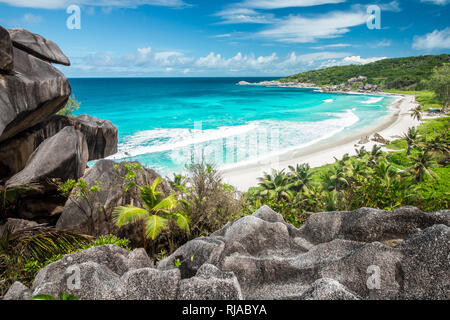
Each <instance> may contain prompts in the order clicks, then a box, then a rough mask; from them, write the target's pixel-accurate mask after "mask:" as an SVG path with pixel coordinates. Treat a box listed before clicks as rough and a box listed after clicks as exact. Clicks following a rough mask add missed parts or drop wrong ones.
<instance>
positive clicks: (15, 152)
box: [0, 115, 118, 178]
mask: <svg viewBox="0 0 450 320" xmlns="http://www.w3.org/2000/svg"><path fill="white" fill-rule="evenodd" d="M68 126H72V127H74V128H75V129H77V130H79V131H80V132H82V133H83V135H84V137H85V138H86V142H87V145H88V149H89V161H92V160H98V159H103V158H106V157H108V156H110V155H113V154H115V153H116V152H117V143H118V131H117V128H116V127H115V126H114V125H113V124H112V123H111V122H110V121H108V120H99V119H97V118H95V117H91V116H88V115H81V116H78V117H76V118H75V117H66V116H60V115H53V116H51V117H49V118H47V120H45V121H43V122H41V123H39V124H37V125H36V126H34V127H32V128H30V129H28V130H25V131H24V132H22V133H20V134H18V135H16V136H15V137H14V139H9V140H7V141H5V142H3V143H1V144H0V153H1V154H2V157H1V158H0V178H2V177H3V178H5V177H11V176H12V175H14V174H16V173H18V172H20V171H21V170H23V169H24V168H25V165H26V163H27V161H28V159H29V158H30V156H31V154H32V153H33V152H34V151H35V150H36V149H37V148H38V146H39V145H40V144H41V143H42V142H43V141H45V140H46V139H48V138H51V137H53V136H54V135H55V134H57V133H58V132H60V131H61V130H62V129H63V128H65V127H68Z"/></svg>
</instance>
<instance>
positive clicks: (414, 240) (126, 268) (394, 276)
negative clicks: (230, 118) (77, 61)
mask: <svg viewBox="0 0 450 320" xmlns="http://www.w3.org/2000/svg"><path fill="white" fill-rule="evenodd" d="M449 217H450V211H440V212H436V213H430V214H425V213H423V212H420V211H419V210H417V209H415V208H411V207H406V208H400V209H398V210H396V211H395V212H386V211H380V210H374V209H367V208H363V209H360V210H356V211H353V212H342V213H338V212H325V213H317V214H315V215H313V216H312V217H311V218H310V219H309V220H308V221H307V224H306V225H305V226H303V227H302V228H300V229H296V228H295V227H293V226H291V225H288V224H286V223H285V222H284V221H281V219H280V215H278V214H277V213H275V212H274V211H272V210H271V209H270V208H268V207H263V208H261V209H260V210H258V211H257V212H255V213H254V214H253V215H252V216H249V217H244V218H241V219H239V220H236V221H235V222H232V223H229V224H227V225H226V226H225V227H224V228H223V229H221V230H219V231H218V232H216V233H214V234H213V235H211V236H210V237H209V238H199V239H196V240H193V241H191V242H188V243H187V244H185V245H184V246H182V247H181V248H179V249H178V250H177V251H176V252H174V253H173V254H172V255H171V256H170V257H168V258H166V259H165V260H163V261H161V262H160V263H159V264H158V267H157V269H155V268H153V267H152V266H151V265H150V263H149V261H148V259H147V258H146V257H145V256H146V255H145V252H143V251H142V250H140V251H135V252H134V253H128V252H126V251H125V250H123V249H120V248H118V247H116V246H111V245H110V246H103V247H97V248H91V249H88V250H85V251H81V252H78V253H76V254H73V255H67V256H65V257H64V258H63V259H62V260H60V261H57V262H54V263H52V264H50V265H49V266H47V267H45V268H44V269H42V270H41V271H40V272H39V274H38V275H37V276H36V278H35V281H34V285H33V294H38V293H46V294H52V295H57V294H59V293H60V292H69V293H70V294H74V295H77V296H79V297H81V298H82V299H159V298H163V299H188V300H195V299H202V300H205V299H242V298H243V299H300V300H311V299H313V300H322V299H326V300H358V299H393V300H395V299H436V300H449V299H450V273H449V272H448V270H449V256H450V227H449ZM347 224H348V226H347ZM394 224H396V226H394ZM352 227H353V229H352ZM325 228H329V230H328V231H329V234H327V233H325V230H326V229H325ZM363 228H365V229H363ZM392 238H396V240H397V241H395V243H394V242H389V243H388V244H389V245H386V244H383V243H381V242H380V241H382V242H386V239H389V240H392ZM131 259H133V261H130V260H131ZM175 259H180V261H181V262H182V263H181V265H180V266H179V267H177V266H176V265H175V263H174V260H175ZM187 261H190V262H188V263H187ZM183 263H184V265H183ZM74 266H76V267H77V268H78V269H77V270H80V277H81V282H80V283H81V285H80V287H79V288H75V289H73V288H69V287H68V285H67V282H68V281H67V280H68V279H69V277H70V274H71V273H70V272H73V270H74V268H73V267H74ZM68 268H70V269H68ZM68 270H70V272H68ZM69 283H70V281H69ZM11 290H13V292H14V291H19V292H26V291H24V288H22V287H21V288H19V289H17V286H16V287H14V288H12V289H11ZM10 295H11V296H13V293H11V294H10ZM14 296H20V294H14Z"/></svg>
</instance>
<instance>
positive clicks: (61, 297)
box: [32, 292, 78, 300]
mask: <svg viewBox="0 0 450 320" xmlns="http://www.w3.org/2000/svg"><path fill="white" fill-rule="evenodd" d="M32 300H78V298H77V297H74V296H71V295H69V294H68V293H65V292H64V293H61V294H60V295H59V299H57V298H55V297H54V296H51V295H48V294H38V295H37V296H34V297H33V298H32Z"/></svg>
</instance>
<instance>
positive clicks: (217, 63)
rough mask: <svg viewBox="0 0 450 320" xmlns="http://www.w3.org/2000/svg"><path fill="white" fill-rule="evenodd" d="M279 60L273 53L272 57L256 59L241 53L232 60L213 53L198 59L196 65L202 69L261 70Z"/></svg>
mask: <svg viewBox="0 0 450 320" xmlns="http://www.w3.org/2000/svg"><path fill="white" fill-rule="evenodd" d="M276 60H278V57H277V54H276V53H273V54H272V55H270V56H259V57H255V56H254V55H253V54H251V55H245V56H244V55H242V53H241V52H239V53H237V54H236V55H235V56H234V57H232V58H229V59H227V58H224V57H223V56H222V55H221V54H215V53H214V52H211V53H210V54H208V55H207V56H206V57H201V58H199V59H197V61H196V62H195V65H196V66H197V67H200V68H215V69H224V68H225V69H232V70H242V69H260V68H263V67H264V66H267V65H269V64H271V63H273V62H274V61H276Z"/></svg>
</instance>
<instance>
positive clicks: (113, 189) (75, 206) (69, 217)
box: [56, 160, 170, 243]
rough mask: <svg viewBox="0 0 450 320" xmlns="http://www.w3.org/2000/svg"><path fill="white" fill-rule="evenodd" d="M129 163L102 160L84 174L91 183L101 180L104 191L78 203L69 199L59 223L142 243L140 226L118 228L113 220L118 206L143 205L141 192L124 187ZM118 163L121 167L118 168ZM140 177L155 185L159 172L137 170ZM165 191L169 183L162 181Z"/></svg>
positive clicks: (142, 181) (84, 230)
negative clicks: (125, 165)
mask: <svg viewBox="0 0 450 320" xmlns="http://www.w3.org/2000/svg"><path fill="white" fill-rule="evenodd" d="M124 164H125V163H119V164H118V163H116V162H114V161H111V160H100V161H98V162H97V163H96V164H95V165H94V166H93V167H92V168H91V169H89V170H88V171H87V172H86V174H85V175H84V177H83V179H84V180H85V181H86V183H87V184H88V185H93V184H94V183H95V182H96V181H99V182H100V183H101V186H100V189H101V190H100V192H97V193H95V194H93V195H92V199H91V201H90V202H88V201H86V200H80V201H78V202H77V203H75V202H73V201H72V200H69V201H68V202H67V203H66V205H65V207H64V211H63V213H62V215H61V217H60V218H59V220H58V223H57V224H56V227H57V228H60V229H71V230H74V231H77V232H81V233H87V234H90V235H95V236H97V235H103V234H108V233H113V232H117V233H118V235H121V236H126V237H127V238H129V239H130V240H132V241H136V243H142V232H140V229H139V228H136V226H126V227H124V228H121V229H120V230H117V228H116V226H115V225H114V223H113V221H112V213H113V211H114V209H115V208H116V207H118V206H123V205H129V204H130V203H133V205H135V206H143V203H142V200H141V199H140V197H139V195H138V194H136V193H133V192H125V191H124V188H123V184H124V176H125V174H126V170H125V168H124ZM115 165H118V166H119V167H118V168H116V167H115ZM136 173H137V174H138V176H137V181H139V184H141V185H144V184H145V185H151V184H152V183H153V181H154V180H155V179H156V178H157V177H159V175H158V174H157V173H156V172H154V171H153V170H150V169H145V168H143V169H142V170H137V171H136ZM161 188H162V191H163V192H165V193H168V192H169V190H170V188H169V187H168V186H167V184H165V183H163V184H161ZM91 204H94V208H93V207H92V205H91Z"/></svg>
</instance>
